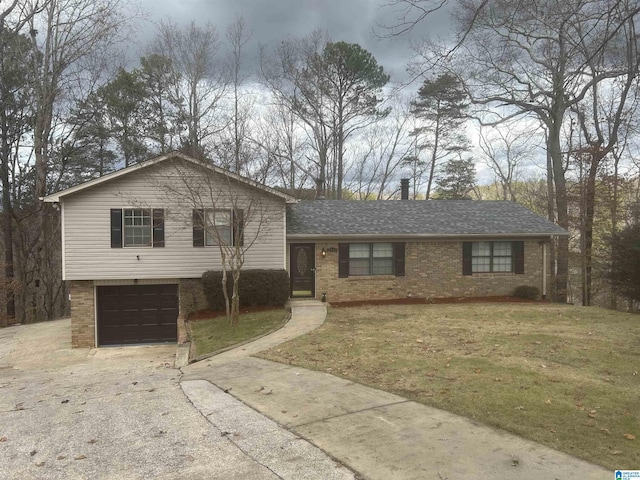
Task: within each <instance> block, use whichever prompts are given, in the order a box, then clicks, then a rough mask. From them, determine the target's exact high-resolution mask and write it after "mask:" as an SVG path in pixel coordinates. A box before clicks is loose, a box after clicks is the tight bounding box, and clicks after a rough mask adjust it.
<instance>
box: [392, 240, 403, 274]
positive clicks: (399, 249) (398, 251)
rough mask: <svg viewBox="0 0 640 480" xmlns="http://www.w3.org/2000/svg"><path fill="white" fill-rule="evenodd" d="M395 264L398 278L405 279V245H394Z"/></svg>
mask: <svg viewBox="0 0 640 480" xmlns="http://www.w3.org/2000/svg"><path fill="white" fill-rule="evenodd" d="M393 263H394V271H395V273H396V277H404V243H394V244H393Z"/></svg>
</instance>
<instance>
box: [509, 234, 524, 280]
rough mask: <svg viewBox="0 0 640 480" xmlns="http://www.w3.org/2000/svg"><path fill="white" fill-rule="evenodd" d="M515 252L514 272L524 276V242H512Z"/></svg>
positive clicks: (512, 248)
mask: <svg viewBox="0 0 640 480" xmlns="http://www.w3.org/2000/svg"><path fill="white" fill-rule="evenodd" d="M511 250H512V251H513V263H514V270H513V271H514V272H515V273H517V274H519V275H522V274H523V273H524V242H511Z"/></svg>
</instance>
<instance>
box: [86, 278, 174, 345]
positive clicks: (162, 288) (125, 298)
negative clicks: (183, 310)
mask: <svg viewBox="0 0 640 480" xmlns="http://www.w3.org/2000/svg"><path fill="white" fill-rule="evenodd" d="M97 297H98V298H97V303H98V308H97V311H98V345H122V344H131V343H158V342H176V341H177V320H178V286H177V285H118V286H104V287H97Z"/></svg>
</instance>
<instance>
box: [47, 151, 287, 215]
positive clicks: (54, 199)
mask: <svg viewBox="0 0 640 480" xmlns="http://www.w3.org/2000/svg"><path fill="white" fill-rule="evenodd" d="M176 157H177V158H181V159H183V160H186V161H188V162H191V163H194V164H197V165H199V166H204V167H206V168H208V169H209V170H211V171H213V172H216V173H219V174H221V175H225V176H227V177H229V178H233V179H234V180H237V181H239V182H241V183H244V184H245V185H249V186H252V187H254V188H258V189H260V190H262V191H264V192H266V193H269V194H271V195H274V196H276V197H280V198H282V199H283V200H284V201H285V202H286V203H296V202H297V201H298V199H297V198H295V197H293V196H291V195H289V194H287V193H283V192H280V191H278V190H276V189H275V188H271V187H267V186H266V185H261V184H259V183H258V182H255V181H253V180H251V179H249V178H245V177H242V176H241V175H237V174H235V173H233V172H230V171H228V170H224V169H222V168H220V167H216V166H215V165H211V164H208V163H205V162H200V161H199V160H197V159H195V158H193V157H190V156H189V155H186V154H184V153H182V152H169V153H165V154H163V155H159V156H157V157H156V158H152V159H149V160H146V161H144V162H142V163H137V164H135V165H131V166H130V167H125V168H122V169H120V170H117V171H115V172H111V173H108V174H107V175H103V176H102V177H99V178H94V179H93V180H89V181H87V182H84V183H81V184H80V185H76V186H73V187H70V188H67V189H66V190H62V191H60V192H56V193H53V194H51V195H47V196H46V197H42V198H40V200H41V201H43V202H47V203H60V199H61V198H62V197H66V196H68V195H72V194H74V193H77V192H79V191H82V190H86V189H89V188H92V187H94V186H96V185H99V184H101V183H105V182H109V181H112V180H115V179H116V178H119V177H121V176H124V175H128V174H130V173H133V172H136V171H138V170H141V169H144V168H149V167H151V166H153V165H156V164H157V163H160V162H163V161H165V160H168V159H170V158H176Z"/></svg>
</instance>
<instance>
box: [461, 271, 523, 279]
mask: <svg viewBox="0 0 640 480" xmlns="http://www.w3.org/2000/svg"><path fill="white" fill-rule="evenodd" d="M471 276H472V277H475V278H495V277H515V276H516V274H515V273H513V272H476V273H472V274H471Z"/></svg>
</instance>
